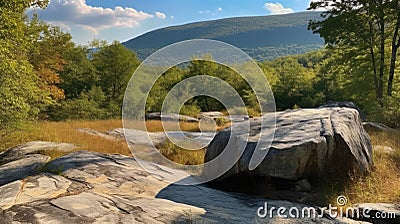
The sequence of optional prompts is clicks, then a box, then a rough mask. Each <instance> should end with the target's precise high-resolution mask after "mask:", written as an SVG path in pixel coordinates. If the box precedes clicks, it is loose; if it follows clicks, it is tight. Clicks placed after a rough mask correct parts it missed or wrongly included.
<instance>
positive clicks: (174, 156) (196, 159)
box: [160, 140, 206, 165]
mask: <svg viewBox="0 0 400 224" xmlns="http://www.w3.org/2000/svg"><path fill="white" fill-rule="evenodd" d="M191 147H193V146H191ZM160 152H161V154H162V155H163V156H165V157H166V158H168V159H169V160H171V161H173V162H175V163H179V164H182V165H199V164H203V163H204V156H205V152H206V151H205V149H198V150H187V149H184V148H181V147H179V146H176V145H175V144H174V143H172V142H171V141H169V140H167V141H166V143H165V144H164V145H163V146H162V147H161V148H160Z"/></svg>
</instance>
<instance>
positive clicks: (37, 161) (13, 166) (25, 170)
mask: <svg viewBox="0 0 400 224" xmlns="http://www.w3.org/2000/svg"><path fill="white" fill-rule="evenodd" d="M49 160H50V157H49V156H45V155H39V154H33V155H26V156H23V157H21V158H19V159H17V160H15V161H11V162H8V163H6V164H4V165H2V166H0V185H3V184H6V183H9V182H11V181H14V180H19V179H22V178H25V177H27V176H30V175H32V174H34V173H35V172H36V169H38V168H40V167H42V166H43V165H44V164H45V163H46V162H48V161H49Z"/></svg>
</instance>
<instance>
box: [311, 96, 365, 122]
mask: <svg viewBox="0 0 400 224" xmlns="http://www.w3.org/2000/svg"><path fill="white" fill-rule="evenodd" d="M331 107H344V108H351V109H355V110H357V111H358V114H359V115H360V118H361V120H363V121H365V120H366V119H367V115H365V114H364V113H363V112H362V111H361V109H360V108H359V107H358V106H357V105H355V104H354V103H353V102H350V101H342V102H330V103H326V104H324V105H322V106H320V107H319V108H331Z"/></svg>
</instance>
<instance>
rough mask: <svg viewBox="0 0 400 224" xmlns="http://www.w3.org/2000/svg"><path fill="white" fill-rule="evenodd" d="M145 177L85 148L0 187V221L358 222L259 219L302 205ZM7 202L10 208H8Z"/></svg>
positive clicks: (125, 161) (127, 161) (129, 163)
mask: <svg viewBox="0 0 400 224" xmlns="http://www.w3.org/2000/svg"><path fill="white" fill-rule="evenodd" d="M148 165H149V166H151V167H153V169H152V172H154V174H155V175H150V174H149V173H148V172H146V171H144V170H143V169H142V167H141V166H140V165H139V164H138V163H137V162H136V161H135V160H134V159H133V158H131V157H126V156H121V155H106V154H101V153H93V152H87V151H79V152H74V153H71V154H68V155H66V156H63V157H60V158H58V159H56V160H54V161H52V162H51V163H50V164H49V165H48V166H47V169H48V170H51V169H57V170H60V171H62V174H61V175H62V176H58V175H55V174H39V175H36V176H33V177H29V178H27V179H24V180H23V181H15V182H12V183H10V184H8V185H5V186H3V187H2V188H0V195H1V196H2V201H1V203H2V208H1V209H0V223H151V224H152V223H332V224H333V223H360V222H355V221H352V220H348V219H327V218H325V217H322V218H316V219H311V218H298V219H283V218H279V217H277V216H274V217H273V218H270V217H265V218H260V217H258V216H257V210H258V209H259V208H260V207H262V206H264V205H265V202H267V203H268V204H269V206H284V207H287V208H290V207H291V206H294V207H296V208H299V209H301V208H303V207H304V206H305V205H302V204H298V203H291V202H287V201H273V200H267V199H263V198H257V197H254V196H249V195H242V194H236V193H228V192H223V191H219V190H215V189H210V188H207V187H206V186H203V185H198V186H181V185H175V184H170V183H167V182H166V181H164V180H165V179H169V176H171V175H174V176H175V177H179V178H181V179H182V180H184V179H186V178H190V177H189V176H188V175H187V174H185V173H184V172H174V171H172V170H171V169H169V168H167V167H163V166H160V165H157V164H152V163H149V164H148ZM10 206H11V207H10Z"/></svg>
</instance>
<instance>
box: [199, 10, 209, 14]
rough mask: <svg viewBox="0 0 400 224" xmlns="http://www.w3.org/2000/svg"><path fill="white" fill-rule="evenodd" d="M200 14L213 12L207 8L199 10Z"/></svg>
mask: <svg viewBox="0 0 400 224" xmlns="http://www.w3.org/2000/svg"><path fill="white" fill-rule="evenodd" d="M199 13H200V14H205V13H211V11H210V10H205V11H199Z"/></svg>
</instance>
